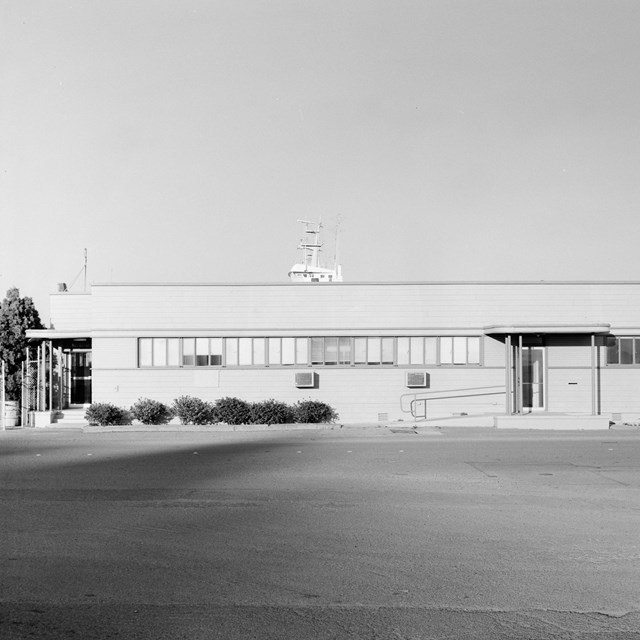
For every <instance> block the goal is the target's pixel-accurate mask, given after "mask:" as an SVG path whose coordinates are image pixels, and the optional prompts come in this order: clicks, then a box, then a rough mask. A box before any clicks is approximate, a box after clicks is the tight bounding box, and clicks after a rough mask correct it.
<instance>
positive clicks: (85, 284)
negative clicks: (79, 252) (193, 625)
mask: <svg viewBox="0 0 640 640" xmlns="http://www.w3.org/2000/svg"><path fill="white" fill-rule="evenodd" d="M82 274H84V293H87V250H86V248H85V250H84V265H83V266H82V269H80V271H78V275H77V276H76V277H75V278H74V279H73V280H72V281H71V284H70V285H69V286H68V287H67V285H65V289H64V290H65V291H70V290H71V287H73V285H74V284H75V283H76V280H77V279H78V278H79V277H80V276H81V275H82ZM61 284H64V283H61Z"/></svg>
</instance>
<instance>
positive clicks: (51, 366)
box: [49, 340, 53, 411]
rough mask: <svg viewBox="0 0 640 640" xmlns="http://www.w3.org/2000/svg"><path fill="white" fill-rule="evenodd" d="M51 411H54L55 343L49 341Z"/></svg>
mask: <svg viewBox="0 0 640 640" xmlns="http://www.w3.org/2000/svg"><path fill="white" fill-rule="evenodd" d="M49 411H53V343H52V342H51V340H49Z"/></svg>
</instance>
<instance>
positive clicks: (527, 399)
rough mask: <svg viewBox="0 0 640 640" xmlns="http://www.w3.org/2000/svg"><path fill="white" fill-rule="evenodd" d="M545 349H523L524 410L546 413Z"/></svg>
mask: <svg viewBox="0 0 640 640" xmlns="http://www.w3.org/2000/svg"><path fill="white" fill-rule="evenodd" d="M544 378H545V348H544V347H522V410H523V411H527V412H531V411H544V410H545V409H546V406H547V399H546V394H545V389H544Z"/></svg>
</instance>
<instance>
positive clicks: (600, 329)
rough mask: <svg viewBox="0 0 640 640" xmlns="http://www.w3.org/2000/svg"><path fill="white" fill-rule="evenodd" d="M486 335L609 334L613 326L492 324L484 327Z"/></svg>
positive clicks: (597, 324) (607, 324)
mask: <svg viewBox="0 0 640 640" xmlns="http://www.w3.org/2000/svg"><path fill="white" fill-rule="evenodd" d="M482 330H483V331H484V333H485V334H486V335H491V334H495V333H500V334H515V335H524V334H528V333H572V334H576V333H584V334H594V333H609V331H610V330H611V325H610V324H609V323H608V322H599V323H595V324H517V323H514V324H490V325H487V326H485V327H482Z"/></svg>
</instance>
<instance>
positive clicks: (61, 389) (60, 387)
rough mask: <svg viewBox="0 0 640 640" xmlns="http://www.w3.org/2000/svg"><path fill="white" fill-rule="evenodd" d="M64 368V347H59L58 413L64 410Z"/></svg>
mask: <svg viewBox="0 0 640 640" xmlns="http://www.w3.org/2000/svg"><path fill="white" fill-rule="evenodd" d="M63 371H64V368H63V366H62V347H58V411H62V410H63V409H64V380H63Z"/></svg>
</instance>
